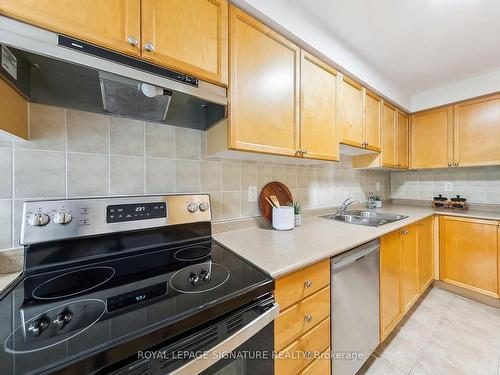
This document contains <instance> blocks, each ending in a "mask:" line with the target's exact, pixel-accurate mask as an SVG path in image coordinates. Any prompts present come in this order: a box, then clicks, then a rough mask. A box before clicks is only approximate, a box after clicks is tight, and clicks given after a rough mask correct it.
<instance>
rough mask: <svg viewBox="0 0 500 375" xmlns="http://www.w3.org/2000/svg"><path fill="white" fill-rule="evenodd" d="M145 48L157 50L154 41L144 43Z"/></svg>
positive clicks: (150, 50)
mask: <svg viewBox="0 0 500 375" xmlns="http://www.w3.org/2000/svg"><path fill="white" fill-rule="evenodd" d="M144 49H145V50H146V51H148V52H153V51H154V50H155V46H154V45H153V43H149V42H148V43H146V44H144Z"/></svg>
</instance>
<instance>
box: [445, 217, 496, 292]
mask: <svg viewBox="0 0 500 375" xmlns="http://www.w3.org/2000/svg"><path fill="white" fill-rule="evenodd" d="M498 232H499V223H498V222H497V221H492V220H491V221H490V220H477V219H467V218H458V217H449V216H443V217H441V218H440V232H439V242H440V245H439V251H440V254H439V258H440V261H439V268H440V270H439V271H440V275H439V277H440V279H441V280H442V281H445V282H448V283H451V284H454V285H458V286H460V287H463V288H467V289H471V290H473V291H476V292H479V293H483V294H486V295H489V296H492V297H496V298H498V297H499V293H498V292H499V291H498V251H499V249H498Z"/></svg>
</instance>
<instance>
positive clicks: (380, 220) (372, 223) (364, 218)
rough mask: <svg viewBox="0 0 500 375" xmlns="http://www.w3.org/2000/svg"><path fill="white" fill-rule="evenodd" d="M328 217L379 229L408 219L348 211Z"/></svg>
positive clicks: (361, 211)
mask: <svg viewBox="0 0 500 375" xmlns="http://www.w3.org/2000/svg"><path fill="white" fill-rule="evenodd" d="M322 217H326V218H327V219H331V220H338V221H343V222H345V223H349V224H356V225H364V226H368V227H378V226H381V225H384V224H388V223H393V222H395V221H398V220H402V219H406V218H407V217H408V216H405V215H398V214H386V213H381V212H373V211H363V210H353V211H346V212H345V213H343V214H330V215H325V216H322Z"/></svg>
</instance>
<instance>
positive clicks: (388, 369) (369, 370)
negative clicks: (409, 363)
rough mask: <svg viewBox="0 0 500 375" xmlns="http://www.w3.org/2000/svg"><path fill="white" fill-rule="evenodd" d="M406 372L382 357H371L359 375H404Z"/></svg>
mask: <svg viewBox="0 0 500 375" xmlns="http://www.w3.org/2000/svg"><path fill="white" fill-rule="evenodd" d="M403 374H404V372H403V371H401V370H400V369H398V368H397V367H395V366H393V365H391V364H390V363H389V362H387V361H386V360H385V359H383V358H381V357H376V356H371V357H370V358H369V359H368V360H367V361H366V363H365V364H364V365H363V367H361V369H360V370H359V371H358V373H357V375H403Z"/></svg>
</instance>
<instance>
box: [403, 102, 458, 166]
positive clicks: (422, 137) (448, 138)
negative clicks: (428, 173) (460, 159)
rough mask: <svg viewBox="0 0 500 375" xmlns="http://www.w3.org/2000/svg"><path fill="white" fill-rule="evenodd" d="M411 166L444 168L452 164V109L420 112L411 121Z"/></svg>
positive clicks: (445, 108) (444, 108) (449, 107)
mask: <svg viewBox="0 0 500 375" xmlns="http://www.w3.org/2000/svg"><path fill="white" fill-rule="evenodd" d="M411 132H412V134H411V141H412V146H411V158H412V160H411V166H412V168H414V169H419V168H446V167H451V165H452V164H451V163H452V162H453V109H452V107H451V106H448V107H443V108H438V109H433V110H430V111H425V112H420V113H417V114H415V115H413V116H412V120H411Z"/></svg>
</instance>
